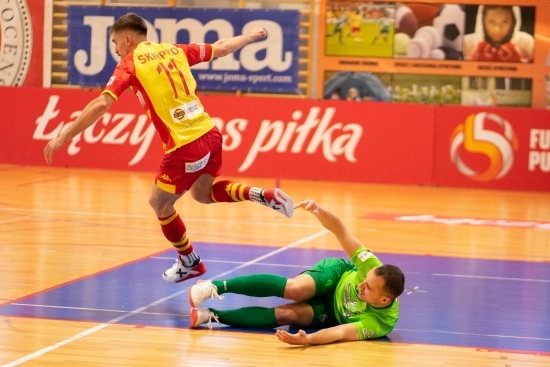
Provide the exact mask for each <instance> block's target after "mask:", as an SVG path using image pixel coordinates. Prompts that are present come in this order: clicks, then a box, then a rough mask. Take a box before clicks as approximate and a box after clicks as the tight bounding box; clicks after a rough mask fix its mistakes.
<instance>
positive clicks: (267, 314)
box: [209, 306, 280, 329]
mask: <svg viewBox="0 0 550 367" xmlns="http://www.w3.org/2000/svg"><path fill="white" fill-rule="evenodd" d="M209 310H210V311H212V312H213V313H214V314H215V315H216V316H218V320H219V321H220V323H222V324H225V325H229V326H235V327H243V328H258V329H273V328H275V327H277V326H280V325H279V323H278V322H277V318H276V317H275V309H274V308H266V307H257V306H254V307H243V308H238V309H235V310H216V309H213V308H209Z"/></svg>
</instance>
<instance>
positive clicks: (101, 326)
mask: <svg viewBox="0 0 550 367" xmlns="http://www.w3.org/2000/svg"><path fill="white" fill-rule="evenodd" d="M327 233H329V231H328V230H326V229H324V230H322V231H320V232H317V233H315V234H313V235H311V236H307V237H305V238H302V239H301V240H298V241H296V242H293V243H290V244H288V245H286V246H285V247H281V248H279V249H277V250H275V251H271V252H269V253H267V254H265V255H263V256H260V257H258V258H256V259H254V260H251V261H247V262H245V263H242V264H241V265H239V266H237V267H235V268H233V269H232V270H228V271H226V272H224V273H221V274H219V275H218V277H224V276H226V275H228V274H231V273H233V272H235V271H236V270H238V269H242V268H244V267H247V266H248V265H252V264H254V263H256V262H258V261H261V260H263V259H266V258H268V257H271V256H273V255H276V254H278V253H281V252H283V251H286V250H288V249H291V248H293V247H296V246H298V245H300V244H302V243H305V242H308V241H310V240H312V239H314V238H317V237H320V236H322V235H325V234H327ZM210 279H213V278H210ZM185 292H187V290H183V291H179V292H176V293H173V294H171V295H169V296H168V297H164V298H161V299H159V300H157V301H155V302H153V303H150V304H148V305H147V306H143V307H140V308H138V309H136V310H134V311H131V312H128V313H125V314H124V315H121V316H119V317H115V318H114V319H112V320H110V321H107V323H103V324H99V325H97V326H94V327H93V328H90V329H88V330H85V331H83V332H81V333H78V334H76V335H74V336H72V337H70V338H67V339H65V340H62V341H60V342H58V343H55V344H52V345H50V346H47V347H45V348H42V349H40V350H37V351H36V352H34V353H31V354H27V355H26V356H24V357H21V358H19V359H17V360H15V361H13V362H10V363H8V364H4V365H3V366H2V367H13V366H18V365H20V364H21V363H24V362H27V361H30V360H31V359H34V358H37V357H40V356H41V355H43V354H46V353H49V352H51V351H52V350H55V349H57V348H59V347H62V346H64V345H67V344H69V343H72V342H73V341H75V340H78V339H80V338H82V337H84V336H87V335H90V334H93V333H95V332H96V331H99V330H101V329H104V328H106V327H107V326H109V325H113V324H116V323H117V322H119V321H122V320H124V319H126V318H128V317H130V316H134V315H136V314H138V313H141V312H143V311H145V310H147V309H148V308H151V307H153V306H156V305H158V304H161V303H162V302H165V301H167V300H169V299H172V298H174V297H177V296H179V295H181V294H184V293H185Z"/></svg>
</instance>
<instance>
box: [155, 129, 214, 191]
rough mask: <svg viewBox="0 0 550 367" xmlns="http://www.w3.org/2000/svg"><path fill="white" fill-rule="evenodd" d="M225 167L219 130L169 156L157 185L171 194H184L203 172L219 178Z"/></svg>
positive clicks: (157, 179)
mask: <svg viewBox="0 0 550 367" xmlns="http://www.w3.org/2000/svg"><path fill="white" fill-rule="evenodd" d="M221 168H222V135H221V134H220V131H219V130H218V128H217V127H214V128H212V129H211V130H210V131H208V132H207V133H206V134H204V135H203V136H201V137H200V138H198V139H197V140H194V141H192V142H191V143H189V144H185V145H183V146H181V147H179V148H178V149H176V150H174V151H172V152H170V153H168V154H166V155H165V156H164V159H163V160H162V162H161V164H160V167H159V170H158V172H157V176H156V177H155V184H156V185H157V186H158V187H159V188H161V189H162V190H164V191H166V192H169V193H171V194H178V195H179V194H182V193H183V192H184V191H187V190H189V189H190V188H191V186H193V183H195V181H196V180H197V179H198V178H199V177H200V176H201V175H202V174H204V173H208V174H209V175H210V176H212V177H218V176H219V175H220V173H221Z"/></svg>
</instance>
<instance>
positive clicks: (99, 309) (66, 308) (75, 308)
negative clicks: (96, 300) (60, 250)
mask: <svg viewBox="0 0 550 367" xmlns="http://www.w3.org/2000/svg"><path fill="white" fill-rule="evenodd" d="M11 305H15V306H25V307H43V308H55V309H64V310H82V311H99V312H116V313H126V312H128V310H110V309H108V308H88V307H67V306H52V305H38V304H33V303H10V306H11ZM141 313H142V314H144V315H162V316H182V314H179V313H177V314H176V313H164V312H162V313H161V312H141ZM183 316H187V315H183Z"/></svg>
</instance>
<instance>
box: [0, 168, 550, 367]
mask: <svg viewBox="0 0 550 367" xmlns="http://www.w3.org/2000/svg"><path fill="white" fill-rule="evenodd" d="M153 177H154V173H152V172H121V171H103V170H85V169H73V168H70V169H69V168H53V167H26V166H17V165H9V164H0V249H1V254H2V257H1V260H0V265H1V266H0V366H16V365H22V366H125V365H132V366H138V367H139V366H168V365H170V366H261V365H276V366H278V365H281V366H282V365H287V366H319V367H323V366H327V367H328V366H346V365H359V364H361V365H380V366H382V365H383V366H411V367H416V366H418V367H420V366H474V367H478V366H503V367H509V366H510V367H520V366H525V367H538V366H541V367H542V366H545V367H548V366H550V348H549V349H548V350H543V351H540V350H538V351H528V350H527V351H526V350H514V348H511V349H505V350H499V349H487V348H482V347H476V346H469V347H464V346H453V345H441V344H436V343H411V342H402V341H392V340H391V338H390V341H389V342H388V341H377V340H374V341H366V342H354V343H339V344H332V345H326V346H308V347H293V346H288V345H285V344H282V343H281V342H279V341H278V340H277V339H276V337H275V336H274V335H273V334H269V333H254V332H249V331H244V332H241V331H235V330H232V331H226V330H220V329H213V330H208V329H201V330H189V329H187V328H182V327H166V326H143V325H139V324H133V325H132V324H122V323H116V322H114V323H102V322H96V321H93V320H92V321H91V320H86V319H83V320H67V319H65V318H64V317H59V318H43V317H37V316H32V315H24V314H23V315H16V316H13V315H5V314H2V312H1V308H2V306H3V305H4V306H5V305H9V304H10V303H13V302H17V301H18V300H21V299H25V298H26V297H29V296H32V295H34V294H41V293H42V292H45V291H48V290H52V289H56V288H58V287H61V286H62V285H66V284H68V283H71V282H73V281H76V280H78V279H83V278H86V277H90V276H94V275H96V274H102V273H104V272H106V271H108V270H109V269H113V268H117V267H120V266H122V265H123V264H127V263H131V262H135V261H138V260H140V259H144V258H148V257H151V256H153V255H155V254H160V253H163V252H165V251H166V250H169V249H170V248H171V246H170V244H169V243H168V242H167V241H166V240H165V239H164V237H163V236H162V233H161V232H160V229H159V227H158V223H157V220H156V218H155V217H154V213H153V211H152V209H151V208H150V207H149V205H148V196H149V192H150V188H151V184H152V179H153ZM231 179H233V180H235V181H238V182H242V183H246V184H253V185H255V186H259V187H266V188H267V187H272V186H274V185H279V186H280V187H281V188H282V189H283V190H284V191H285V192H286V193H287V194H289V195H291V196H292V197H293V199H294V200H295V202H298V201H300V200H302V199H306V198H312V199H315V200H316V201H317V202H318V203H320V204H321V205H324V206H326V207H327V208H329V209H331V210H332V211H334V212H335V213H337V214H338V215H339V216H340V218H341V219H342V220H343V221H344V223H346V225H347V226H348V228H350V230H351V231H352V232H353V233H354V234H355V235H356V237H358V238H359V239H360V240H361V241H362V242H363V243H365V244H366V245H367V246H368V247H369V248H370V249H371V250H372V251H373V252H374V253H377V252H381V253H386V254H400V255H421V256H432V257H437V256H441V257H445V258H456V259H486V260H499V261H503V262H506V261H510V262H515V263H516V264H517V262H525V263H532V264H535V265H537V266H541V267H542V268H543V270H544V271H546V273H548V274H550V271H548V267H550V225H549V224H550V193H545V192H525V191H522V192H517V191H516V192H514V191H502V190H474V189H460V188H443V187H421V186H398V185H377V184H360V183H337V182H313V181H299V180H275V179H257V178H248V177H239V178H234V177H233V178H231ZM177 208H178V211H179V212H180V214H181V215H182V217H183V219H184V221H185V223H186V225H187V228H188V234H189V237H190V239H191V240H192V241H193V242H199V243H200V242H208V243H218V244H222V245H223V244H227V245H228V246H229V245H233V244H239V245H245V246H258V245H261V246H266V247H273V249H274V250H275V249H278V248H282V247H285V246H289V244H292V246H293V247H294V248H297V249H315V250H340V248H339V246H338V244H337V243H336V241H335V240H334V238H333V237H332V235H331V234H330V233H329V234H321V235H315V234H318V233H320V232H321V231H322V229H323V228H322V227H321V226H320V225H319V223H318V222H317V221H316V219H315V218H314V217H313V216H312V215H310V214H309V213H306V212H303V211H296V212H295V214H294V217H293V218H291V219H289V218H286V217H283V216H282V215H280V214H278V213H276V212H274V211H272V210H269V209H267V208H264V207H262V206H259V205H257V204H254V203H235V204H213V205H203V204H198V203H196V202H194V201H193V200H192V198H191V197H190V195H185V196H184V197H183V198H182V199H181V200H180V201H179V202H178V203H177ZM396 218H401V219H396ZM403 218H405V219H403ZM222 247H223V246H222ZM197 250H198V251H199V253H200V248H198V249H197ZM227 260H231V259H227ZM211 266H215V265H211ZM464 272H465V273H467V269H464ZM536 281H539V284H542V286H543V287H546V288H549V287H550V283H545V282H546V281H548V278H547V279H538V280H536ZM128 282H132V279H131V278H130V279H128ZM149 282H150V284H151V287H155V284H160V283H164V282H163V280H162V279H161V277H160V274H159V276H158V277H157V278H152V279H150V280H149ZM187 287H188V284H184V283H182V284H181V289H182V291H183V290H185V289H186V288H187ZM107 291H108V290H106V289H97V290H96V293H93V294H89V295H88V296H89V297H91V298H92V299H93V298H101V297H103V296H104V292H107ZM456 292H457V293H459V292H461V290H460V289H457V290H456ZM548 293H549V292H546V293H545V294H546V295H547V294H548ZM457 297H460V294H457ZM519 301H520V300H518V308H517V310H516V312H518V314H522V313H529V312H530V307H529V304H530V302H537V299H532V300H523V301H522V302H519ZM497 306H498V305H495V307H497ZM443 307H446V305H444V306H443ZM448 307H449V308H450V307H452V305H451V304H450V305H448ZM545 307H546V309H547V310H548V314H550V303H549V304H548V305H546V306H545ZM472 312H473V313H475V309H472ZM547 320H548V318H546V319H545V320H541V322H547ZM546 326H547V329H548V330H550V324H547V325H546ZM398 327H399V323H398ZM545 337H548V341H549V343H548V344H547V345H550V332H547V333H546V336H545ZM538 339H540V338H538ZM543 339H544V338H543Z"/></svg>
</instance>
